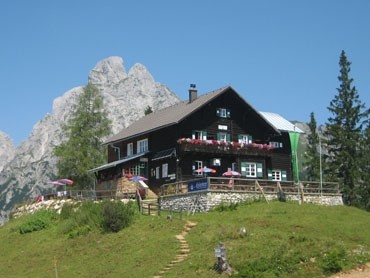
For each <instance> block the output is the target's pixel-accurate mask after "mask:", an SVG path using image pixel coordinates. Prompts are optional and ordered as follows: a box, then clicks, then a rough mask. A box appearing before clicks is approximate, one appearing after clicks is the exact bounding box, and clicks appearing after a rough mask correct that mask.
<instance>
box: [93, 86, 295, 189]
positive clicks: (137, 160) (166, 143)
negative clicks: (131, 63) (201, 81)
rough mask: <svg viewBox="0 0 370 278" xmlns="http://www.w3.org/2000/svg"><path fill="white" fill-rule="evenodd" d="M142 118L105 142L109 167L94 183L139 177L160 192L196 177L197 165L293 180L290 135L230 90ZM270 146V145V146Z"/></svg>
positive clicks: (100, 171) (194, 95)
mask: <svg viewBox="0 0 370 278" xmlns="http://www.w3.org/2000/svg"><path fill="white" fill-rule="evenodd" d="M190 97H191V98H192V99H189V101H187V102H183V103H180V104H178V105H174V106H173V107H169V108H166V109H163V110H160V111H156V112H153V113H151V114H149V115H146V116H145V117H143V118H142V119H140V120H138V121H137V122H135V123H133V124H132V125H131V126H130V127H128V128H127V129H125V130H122V131H121V132H120V133H118V134H116V135H114V136H113V137H112V138H110V139H108V140H107V142H106V145H107V146H108V164H106V165H102V166H100V167H97V168H95V169H92V170H91V171H92V172H95V173H96V177H97V181H98V184H99V183H102V182H104V181H106V180H110V179H118V178H121V177H124V176H125V175H141V176H145V177H147V178H148V181H147V182H146V183H147V184H148V186H149V187H150V188H151V189H152V190H153V191H154V192H158V191H159V188H160V186H161V185H163V184H165V183H170V182H176V181H180V180H184V179H194V177H198V176H199V174H198V173H197V172H196V171H195V170H197V169H198V168H201V167H205V166H206V167H209V168H213V169H215V170H216V173H211V174H209V175H212V176H221V175H222V173H224V172H226V171H228V170H234V171H238V172H240V173H242V174H243V176H244V177H246V178H255V179H278V180H292V162H291V161H292V158H291V146H290V141H289V134H288V132H287V131H282V130H279V129H278V128H277V127H276V126H274V125H273V124H271V122H269V121H267V120H266V119H265V118H264V117H263V116H262V115H261V114H260V113H259V112H257V111H256V110H255V109H254V108H253V107H252V106H251V105H250V104H248V103H247V102H246V101H245V100H244V99H243V98H242V97H241V96H240V95H239V94H238V93H237V92H236V91H235V90H234V89H233V88H231V87H224V88H221V89H218V90H215V91H213V92H211V93H208V94H206V95H203V96H199V97H197V91H196V89H195V87H194V86H193V87H192V88H191V89H190V90H189V98H190ZM273 146H274V147H273Z"/></svg>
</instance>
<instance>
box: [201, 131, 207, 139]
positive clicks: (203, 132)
mask: <svg viewBox="0 0 370 278" xmlns="http://www.w3.org/2000/svg"><path fill="white" fill-rule="evenodd" d="M202 136H203V138H202V139H203V140H207V131H205V130H203V131H202Z"/></svg>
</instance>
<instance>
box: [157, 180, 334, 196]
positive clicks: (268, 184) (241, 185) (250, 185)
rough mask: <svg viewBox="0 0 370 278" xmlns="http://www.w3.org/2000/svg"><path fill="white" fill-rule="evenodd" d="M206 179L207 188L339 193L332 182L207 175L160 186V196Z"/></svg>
mask: <svg viewBox="0 0 370 278" xmlns="http://www.w3.org/2000/svg"><path fill="white" fill-rule="evenodd" d="M200 180H206V181H207V188H206V189H207V190H210V191H212V190H222V191H237V192H246V193H247V192H248V193H251V192H260V191H263V192H265V193H277V192H284V193H294V192H297V193H302V194H306V195H331V194H339V193H340V192H339V185H338V183H334V182H322V183H320V182H311V181H300V182H299V183H294V182H292V181H271V180H256V179H245V178H224V177H207V178H204V177H203V178H199V179H193V180H188V181H180V182H175V183H168V184H164V185H162V186H161V196H166V195H173V194H181V193H188V192H189V183H192V182H196V181H200Z"/></svg>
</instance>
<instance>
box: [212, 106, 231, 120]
mask: <svg viewBox="0 0 370 278" xmlns="http://www.w3.org/2000/svg"><path fill="white" fill-rule="evenodd" d="M216 115H217V116H219V117H220V118H230V117H231V116H230V110H229V109H226V108H217V110H216Z"/></svg>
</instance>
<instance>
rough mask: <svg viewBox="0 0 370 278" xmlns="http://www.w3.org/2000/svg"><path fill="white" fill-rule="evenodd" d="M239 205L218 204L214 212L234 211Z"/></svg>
mask: <svg viewBox="0 0 370 278" xmlns="http://www.w3.org/2000/svg"><path fill="white" fill-rule="evenodd" d="M238 206H239V204H238V203H231V202H230V203H226V202H222V203H221V204H219V205H218V206H217V207H215V210H216V211H219V212H222V211H232V210H236V209H237V208H238Z"/></svg>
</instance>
